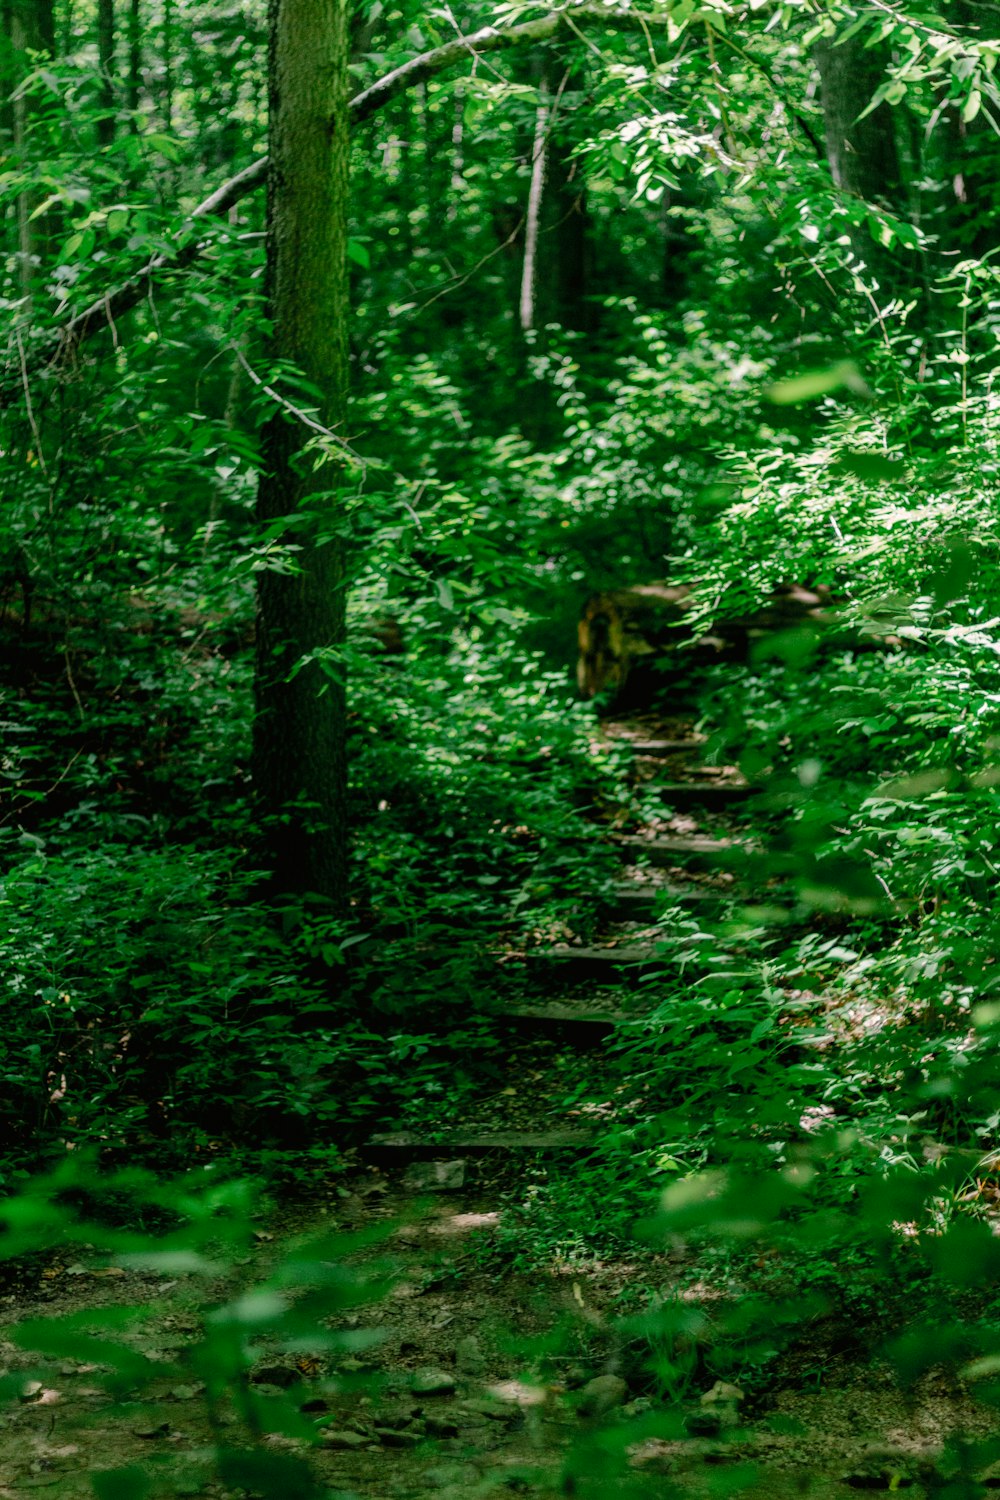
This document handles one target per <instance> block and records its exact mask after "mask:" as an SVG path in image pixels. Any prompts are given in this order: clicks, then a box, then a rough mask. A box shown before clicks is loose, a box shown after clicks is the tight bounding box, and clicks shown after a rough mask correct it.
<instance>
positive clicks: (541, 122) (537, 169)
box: [518, 78, 551, 333]
mask: <svg viewBox="0 0 1000 1500" xmlns="http://www.w3.org/2000/svg"><path fill="white" fill-rule="evenodd" d="M550 118H551V104H550V98H549V90H548V84H547V83H546V80H545V79H544V78H543V79H542V81H541V84H540V85H539V98H538V109H537V112H536V114H535V135H534V139H533V141H532V145H531V186H530V187H529V189H528V211H527V213H526V214H525V219H524V265H523V267H522V269H521V295H520V299H519V301H518V320H519V322H520V325H521V332H522V333H527V332H529V330H530V329H532V328H534V327H535V323H536V314H537V300H538V240H539V235H540V233H541V227H542V203H543V201H544V198H545V167H546V156H547V154H548V152H547V137H548V131H549V123H550Z"/></svg>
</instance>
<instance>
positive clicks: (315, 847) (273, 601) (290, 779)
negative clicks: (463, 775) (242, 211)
mask: <svg viewBox="0 0 1000 1500" xmlns="http://www.w3.org/2000/svg"><path fill="white" fill-rule="evenodd" d="M347 13H348V5H347V0H270V27H271V44H270V45H271V51H270V172H269V177H268V240H267V293H268V312H269V318H270V322H271V327H272V341H271V354H272V356H273V358H274V359H276V360H281V361H288V362H290V363H291V364H293V365H294V366H296V367H297V369H298V370H300V371H301V372H302V374H303V375H304V376H305V377H306V378H307V380H308V381H309V382H310V383H311V385H312V386H313V387H315V389H316V390H317V391H318V392H319V393H320V399H319V403H318V412H317V416H318V419H319V421H320V422H321V423H322V424H323V425H324V426H325V427H327V428H331V429H334V430H335V431H336V432H338V433H339V434H340V435H342V434H343V424H344V420H345V407H346V399H347V381H348V352H347V321H348V313H349V306H348V281H347V260H346V243H347V196H348V116H347V100H348V73H347V56H348V17H347ZM308 437H309V433H308V432H307V431H306V430H305V429H304V428H303V427H302V426H301V425H300V424H298V423H296V422H294V421H292V420H290V419H289V417H288V416H286V415H285V414H284V413H283V412H279V413H276V414H275V416H274V417H273V418H272V419H271V421H270V423H269V424H268V427H267V429H266V431H265V434H264V454H263V470H262V474H261V481H260V489H259V500H258V515H259V520H260V523H261V526H262V527H273V526H274V524H275V523H276V522H279V521H280V520H281V518H282V517H289V518H290V519H292V518H294V520H295V522H296V523H297V524H296V527H295V530H294V531H291V528H290V534H289V537H288V540H289V542H290V543H294V545H295V546H296V547H298V548H299V549H300V550H299V551H297V552H293V553H292V554H291V555H292V558H293V560H294V564H295V569H296V571H294V572H289V573H286V572H279V571H264V572H262V573H261V574H260V578H259V584H258V596H257V604H258V609H257V677H256V700H257V713H256V719H255V725H254V781H255V786H256V791H257V795H258V798H259V800H260V804H261V809H262V812H263V814H264V821H265V828H266V834H267V838H268V843H269V849H270V854H271V860H272V864H273V868H274V875H275V884H276V887H277V889H278V890H280V891H286V892H295V891H297V892H303V891H310V892H316V893H318V894H319V895H321V896H323V897H325V898H327V899H328V900H329V901H331V902H332V903H333V904H334V907H335V908H336V909H342V908H343V905H344V902H345V899H346V880H347V827H346V812H347V793H346V782H347V770H346V749H345V738H346V733H345V731H346V724H345V687H344V680H343V664H342V662H339V661H337V660H336V658H334V660H333V663H332V666H333V670H332V672H331V671H329V670H326V671H325V670H324V668H323V666H322V664H321V663H320V662H319V661H317V660H316V659H315V658H314V656H313V653H317V652H324V651H332V652H336V651H337V649H338V648H339V647H341V646H342V644H343V642H344V635H345V599H344V560H343V544H342V542H341V540H340V537H339V535H338V522H339V518H338V516H337V514H336V511H335V508H334V507H335V504H336V502H335V499H331V498H330V496H331V492H335V490H336V486H337V476H336V474H332V473H331V469H330V467H329V463H328V465H327V467H326V469H325V470H321V471H320V472H317V471H316V469H315V468H314V466H313V463H312V460H311V459H306V460H302V459H299V457H298V456H299V455H300V453H301V450H302V448H303V447H304V446H305V442H306V439H307V438H308ZM297 459H298V462H297ZM303 662H304V664H303Z"/></svg>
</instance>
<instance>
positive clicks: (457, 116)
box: [447, 95, 465, 223]
mask: <svg viewBox="0 0 1000 1500" xmlns="http://www.w3.org/2000/svg"><path fill="white" fill-rule="evenodd" d="M452 110H453V114H452V124H451V192H450V193H449V195H448V212H447V217H448V222H449V223H451V222H452V221H453V220H454V218H455V216H456V215H457V213H458V205H459V201H460V199H461V197H462V194H463V193H464V191H465V101H464V100H463V99H461V98H460V97H459V96H457V95H456V97H455V99H454V101H453V103H452Z"/></svg>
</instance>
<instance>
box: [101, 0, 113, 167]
mask: <svg viewBox="0 0 1000 1500" xmlns="http://www.w3.org/2000/svg"><path fill="white" fill-rule="evenodd" d="M97 60H98V64H99V66H100V70H101V116H100V119H99V120H98V122H97V139H98V142H99V144H100V145H102V146H110V145H111V142H112V141H113V140H114V138H115V0H97Z"/></svg>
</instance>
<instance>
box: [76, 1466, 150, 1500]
mask: <svg viewBox="0 0 1000 1500" xmlns="http://www.w3.org/2000/svg"><path fill="white" fill-rule="evenodd" d="M90 1482H91V1484H92V1485H93V1486H94V1494H95V1495H96V1496H97V1500H143V1497H144V1496H145V1495H148V1494H149V1492H150V1490H151V1488H152V1483H151V1481H150V1479H149V1476H148V1475H147V1474H146V1473H144V1471H143V1470H142V1469H140V1468H139V1466H138V1464H130V1465H129V1466H128V1468H127V1469H98V1470H97V1471H96V1472H95V1473H92V1474H91V1476H90Z"/></svg>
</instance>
